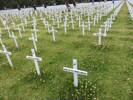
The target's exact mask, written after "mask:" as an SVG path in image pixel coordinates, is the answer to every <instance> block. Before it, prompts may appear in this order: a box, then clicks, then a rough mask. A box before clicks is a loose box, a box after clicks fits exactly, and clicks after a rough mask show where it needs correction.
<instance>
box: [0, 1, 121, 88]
mask: <svg viewBox="0 0 133 100" xmlns="http://www.w3.org/2000/svg"><path fill="white" fill-rule="evenodd" d="M118 4H119V3H118ZM116 6H117V5H116ZM97 7H98V6H97ZM106 7H107V8H108V9H109V10H106V12H103V13H105V14H108V13H109V12H111V11H112V8H109V7H110V6H106ZM94 8H95V7H94ZM118 8H119V7H118ZM102 9H104V8H102ZM93 10H94V9H93ZM98 11H100V10H98ZM29 12H30V11H29ZM74 13H76V15H75V16H78V15H79V14H78V13H77V12H76V11H73V12H71V13H70V17H68V15H67V14H68V13H67V14H66V15H65V16H64V18H63V20H64V22H63V23H64V24H63V27H64V32H65V34H67V27H68V23H70V24H71V27H72V29H73V30H74V29H75V23H76V21H75V20H74V16H73V14H74ZM93 13H94V12H93V11H92V14H90V15H88V21H87V22H85V20H83V15H85V14H86V10H84V11H83V13H82V14H81V15H79V17H77V20H78V26H79V27H81V26H82V35H83V36H84V35H85V27H88V30H89V31H90V27H91V23H93V25H94V26H95V25H96V23H98V21H99V20H101V17H102V16H104V14H102V13H97V14H96V15H95V16H94V17H93V20H91V19H90V16H93V15H94V14H93ZM41 14H42V13H40V16H41V19H42V22H43V24H44V26H45V28H46V29H47V30H48V32H49V33H52V38H53V39H52V40H53V42H55V41H56V37H55V33H57V30H56V29H55V28H54V24H57V27H58V28H60V27H61V25H60V23H61V18H60V17H59V18H58V16H57V17H56V18H55V17H52V19H53V25H50V24H49V22H48V21H47V20H46V19H45V18H43V17H42V15H41ZM46 14H48V13H46ZM31 15H32V14H31ZM36 15H37V12H36ZM26 16H28V18H29V15H28V14H26ZM48 16H49V15H48ZM14 17H15V18H16V16H14ZM19 17H22V16H19ZM61 17H62V16H61ZM49 18H50V16H49ZM111 18H112V17H111ZM111 18H109V19H108V20H107V21H106V22H105V23H104V25H102V26H101V28H100V29H99V33H98V34H95V35H97V36H98V37H99V43H98V44H99V45H101V36H106V31H107V30H108V28H109V27H111V25H112V20H113V18H112V19H111ZM24 19H25V20H24V21H25V22H22V23H21V24H20V25H18V26H17V28H16V25H15V23H14V22H13V27H14V29H15V30H17V31H18V33H19V36H20V38H23V34H22V31H23V32H24V31H25V27H27V24H28V23H27V19H26V18H24ZM55 19H57V21H55ZM69 19H70V22H69ZM7 20H9V19H8V18H7ZM7 20H4V21H3V25H4V27H5V30H7V32H8V35H9V37H10V38H11V39H12V40H13V41H14V43H15V46H16V48H19V45H18V42H17V36H15V34H14V32H10V29H9V27H8V24H7ZM56 22H57V23H56ZM86 24H87V26H86ZM20 26H21V27H22V29H21V28H20ZM32 26H33V29H32V34H31V37H30V38H29V40H31V41H32V42H33V45H34V49H31V52H32V55H31V56H26V58H27V59H28V60H32V61H34V64H35V69H36V72H37V74H38V75H39V76H40V75H41V71H40V66H39V61H42V58H40V57H37V56H36V53H35V52H37V45H36V42H37V41H38V40H37V32H38V31H39V30H38V29H37V21H36V18H35V17H33V21H32ZM103 27H104V29H105V30H104V34H102V28H103ZM1 37H2V36H1V35H0V43H1V45H2V50H0V53H2V54H5V56H6V58H7V60H8V62H9V64H10V66H11V67H12V68H13V63H12V61H11V58H10V56H11V55H12V54H11V52H9V51H7V49H6V47H5V45H4V44H3V42H2V38H1ZM77 67H78V65H77V60H76V59H73V68H68V67H64V68H63V70H64V71H65V72H71V73H73V77H74V86H75V87H78V75H87V72H86V71H82V70H78V68H77Z"/></svg>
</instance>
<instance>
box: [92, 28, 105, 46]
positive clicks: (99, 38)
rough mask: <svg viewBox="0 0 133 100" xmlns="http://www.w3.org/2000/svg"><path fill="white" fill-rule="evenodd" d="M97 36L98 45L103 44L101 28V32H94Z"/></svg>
mask: <svg viewBox="0 0 133 100" xmlns="http://www.w3.org/2000/svg"><path fill="white" fill-rule="evenodd" d="M94 35H95V36H98V45H102V36H103V34H102V32H101V28H100V29H99V33H94Z"/></svg>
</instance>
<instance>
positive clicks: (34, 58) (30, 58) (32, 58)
mask: <svg viewBox="0 0 133 100" xmlns="http://www.w3.org/2000/svg"><path fill="white" fill-rule="evenodd" d="M26 58H27V59H29V60H37V61H42V58H39V57H33V56H26Z"/></svg>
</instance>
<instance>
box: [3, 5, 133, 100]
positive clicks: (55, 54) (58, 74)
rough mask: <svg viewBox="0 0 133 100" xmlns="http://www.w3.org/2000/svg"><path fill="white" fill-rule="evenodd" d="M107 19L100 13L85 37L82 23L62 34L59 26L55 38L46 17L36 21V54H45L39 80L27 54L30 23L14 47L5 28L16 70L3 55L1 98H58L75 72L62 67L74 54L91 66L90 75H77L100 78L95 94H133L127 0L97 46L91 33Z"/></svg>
mask: <svg viewBox="0 0 133 100" xmlns="http://www.w3.org/2000/svg"><path fill="white" fill-rule="evenodd" d="M106 19H107V17H104V18H102V21H100V23H99V24H97V25H96V27H92V30H91V32H87V31H86V34H85V36H84V37H83V36H82V29H79V28H78V27H76V29H75V30H72V29H69V31H68V34H67V35H64V30H63V28H62V29H59V30H58V33H57V34H56V42H55V43H53V42H52V35H51V34H50V33H47V31H46V29H45V28H44V25H43V24H42V22H41V21H38V25H37V26H38V28H39V30H40V31H39V32H38V42H37V47H38V52H37V56H39V57H42V59H43V61H42V62H41V63H40V66H41V71H42V73H43V75H42V78H39V80H38V79H36V74H35V68H34V63H33V62H31V61H28V60H27V59H26V56H27V55H31V48H33V44H32V42H31V41H29V40H28V38H29V37H30V33H31V31H30V30H31V24H30V25H28V28H27V30H26V32H25V33H23V36H24V37H23V39H20V38H19V39H18V43H19V47H20V48H19V49H16V48H15V45H14V42H13V41H12V40H11V39H9V38H8V36H7V33H6V31H2V34H3V38H4V39H3V42H4V44H6V46H7V47H8V48H7V49H8V50H9V51H11V52H12V54H13V55H12V56H11V59H12V61H13V64H14V67H15V69H13V70H12V69H11V68H10V66H9V64H8V62H7V60H6V58H5V56H4V55H0V99H1V100H46V98H48V97H50V98H56V97H57V95H58V94H57V93H58V92H59V90H60V86H63V85H66V84H65V82H66V80H68V79H71V80H72V78H73V77H72V74H68V73H66V72H64V71H63V67H64V66H68V67H72V59H73V58H76V59H78V68H79V69H81V70H85V71H87V72H88V76H87V77H85V76H79V80H81V79H87V80H89V81H91V82H94V81H95V82H96V84H97V100H133V21H131V20H130V15H129V12H128V9H127V6H126V3H125V4H124V6H123V7H122V9H121V11H120V13H119V15H118V16H117V19H116V20H115V22H114V23H113V27H112V28H111V29H110V30H109V32H108V35H107V37H106V38H104V39H103V45H102V47H97V46H96V45H95V44H96V37H94V36H93V35H92V33H94V32H97V31H98V29H99V26H100V24H102V23H103V22H104V21H105V20H106ZM15 34H17V33H15ZM66 87H67V85H66ZM52 100H53V99H52Z"/></svg>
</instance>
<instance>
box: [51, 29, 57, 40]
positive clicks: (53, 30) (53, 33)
mask: <svg viewBox="0 0 133 100" xmlns="http://www.w3.org/2000/svg"><path fill="white" fill-rule="evenodd" d="M55 32H57V31H56V30H55V29H54V27H52V37H53V42H55Z"/></svg>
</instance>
